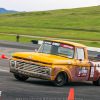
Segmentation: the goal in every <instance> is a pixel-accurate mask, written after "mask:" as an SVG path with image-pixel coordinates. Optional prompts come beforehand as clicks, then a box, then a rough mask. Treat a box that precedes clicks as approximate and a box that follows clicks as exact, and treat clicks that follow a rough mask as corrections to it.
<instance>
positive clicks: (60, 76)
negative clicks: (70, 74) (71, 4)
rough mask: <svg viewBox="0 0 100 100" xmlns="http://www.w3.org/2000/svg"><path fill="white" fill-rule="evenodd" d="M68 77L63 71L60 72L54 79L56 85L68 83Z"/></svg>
mask: <svg viewBox="0 0 100 100" xmlns="http://www.w3.org/2000/svg"><path fill="white" fill-rule="evenodd" d="M66 78H67V75H66V73H63V72H61V73H59V74H58V75H57V77H56V78H55V80H54V85H55V86H59V87H60V86H63V85H64V84H65V83H66Z"/></svg>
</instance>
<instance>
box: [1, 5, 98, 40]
mask: <svg viewBox="0 0 100 100" xmlns="http://www.w3.org/2000/svg"><path fill="white" fill-rule="evenodd" d="M0 33H8V34H9V33H13V34H25V35H35V36H46V37H58V38H70V39H84V40H94V41H96V40H98V41H100V6H94V7H85V8H75V9H61V10H51V11H38V12H23V13H11V14H0Z"/></svg>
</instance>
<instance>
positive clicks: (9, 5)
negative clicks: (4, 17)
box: [0, 0, 100, 12]
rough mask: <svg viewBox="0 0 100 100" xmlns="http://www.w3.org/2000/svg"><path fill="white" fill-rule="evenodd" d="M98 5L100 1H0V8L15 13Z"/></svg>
mask: <svg viewBox="0 0 100 100" xmlns="http://www.w3.org/2000/svg"><path fill="white" fill-rule="evenodd" d="M98 5H100V0H0V8H5V9H7V10H16V11H27V12H29V11H46V10H55V9H71V8H80V7H90V6H98Z"/></svg>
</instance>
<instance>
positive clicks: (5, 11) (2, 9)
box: [0, 8, 18, 14]
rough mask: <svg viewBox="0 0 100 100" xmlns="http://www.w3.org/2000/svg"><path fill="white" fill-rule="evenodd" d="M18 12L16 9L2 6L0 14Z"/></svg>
mask: <svg viewBox="0 0 100 100" xmlns="http://www.w3.org/2000/svg"><path fill="white" fill-rule="evenodd" d="M14 12H15V13H16V12H18V11H14V10H6V9H4V8H0V14H3V13H14Z"/></svg>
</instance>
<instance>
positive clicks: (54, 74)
mask: <svg viewBox="0 0 100 100" xmlns="http://www.w3.org/2000/svg"><path fill="white" fill-rule="evenodd" d="M60 72H65V73H66V74H67V76H68V81H72V76H71V71H70V70H69V69H68V68H57V67H56V68H54V70H53V73H52V76H51V80H52V81H53V80H55V78H56V76H57V75H58V73H60Z"/></svg>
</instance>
